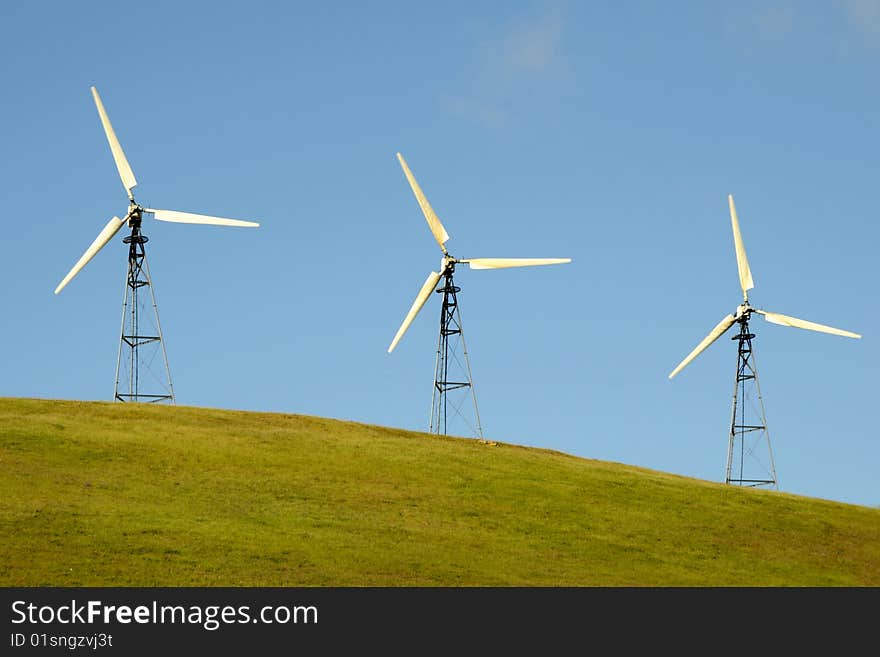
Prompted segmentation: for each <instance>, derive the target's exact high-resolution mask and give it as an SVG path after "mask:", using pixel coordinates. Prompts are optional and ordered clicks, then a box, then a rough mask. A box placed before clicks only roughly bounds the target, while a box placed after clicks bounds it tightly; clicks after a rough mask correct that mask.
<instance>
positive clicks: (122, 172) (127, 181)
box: [92, 87, 137, 198]
mask: <svg viewBox="0 0 880 657" xmlns="http://www.w3.org/2000/svg"><path fill="white" fill-rule="evenodd" d="M92 97H93V98H94V99H95V105H96V106H97V108H98V114H99V115H100V117H101V123H102V124H103V126H104V134H106V135H107V141H108V142H109V143H110V152H112V153H113V160H114V161H115V162H116V169H117V170H118V171H119V177H120V178H121V179H122V184H123V185H124V186H125V191H126V192H127V193H128V198H132V195H131V190H132V188H133V187H135V186H137V180H135V178H134V173H133V172H132V170H131V167H130V166H129V164H128V160H127V159H125V153H123V152H122V145H121V144H120V143H119V140H118V139H117V138H116V133H115V132H114V131H113V126H112V125H111V124H110V117H109V116H107V111H106V110H105V109H104V103H102V102H101V97H100V96H99V95H98V90H97V89H95V88H94V87H92Z"/></svg>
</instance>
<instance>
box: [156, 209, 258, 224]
mask: <svg viewBox="0 0 880 657" xmlns="http://www.w3.org/2000/svg"><path fill="white" fill-rule="evenodd" d="M144 212H150V213H152V214H153V216H154V217H156V219H158V220H160V221H171V222H174V223H178V224H207V225H210V226H249V227H254V226H259V225H260V224H258V223H257V222H255V221H242V220H241V219H224V218H223V217H211V216H208V215H206V214H195V213H193V212H178V211H176V210H154V209H152V208H144Z"/></svg>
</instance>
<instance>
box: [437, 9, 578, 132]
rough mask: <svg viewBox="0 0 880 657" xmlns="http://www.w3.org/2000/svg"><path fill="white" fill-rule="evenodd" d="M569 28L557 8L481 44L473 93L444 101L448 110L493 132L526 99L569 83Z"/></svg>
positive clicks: (472, 80) (469, 82) (470, 85)
mask: <svg viewBox="0 0 880 657" xmlns="http://www.w3.org/2000/svg"><path fill="white" fill-rule="evenodd" d="M565 28H566V22H565V17H564V16H563V14H562V12H561V10H559V9H558V8H555V7H554V8H551V9H548V10H545V11H544V12H543V13H541V14H540V15H537V16H534V17H532V18H530V19H526V20H520V21H518V22H514V23H509V24H507V25H505V26H504V27H502V28H501V29H499V30H498V31H497V32H496V33H495V34H492V35H489V36H487V37H486V38H484V39H483V40H481V41H479V42H478V43H477V44H476V45H475V53H474V63H473V66H472V69H471V71H472V72H471V74H470V78H469V79H468V80H467V82H466V83H465V86H466V88H467V89H468V91H466V92H463V93H450V94H446V95H444V96H442V98H441V102H442V103H443V106H444V107H445V108H446V110H447V111H448V112H449V113H450V114H452V115H453V116H457V117H459V118H463V119H468V120H472V121H476V122H478V123H481V124H484V125H487V126H490V127H493V128H498V127H501V126H502V125H504V124H506V123H507V122H508V120H509V117H510V113H511V108H512V107H514V106H515V105H516V104H517V103H518V102H519V101H521V100H522V99H523V98H525V97H527V96H528V95H529V94H532V93H534V92H536V91H539V90H540V91H546V89H547V87H548V85H553V84H558V83H560V82H562V81H564V80H565V79H567V77H568V75H569V71H568V62H567V59H566V54H565Z"/></svg>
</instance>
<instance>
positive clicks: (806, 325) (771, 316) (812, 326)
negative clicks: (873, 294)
mask: <svg viewBox="0 0 880 657" xmlns="http://www.w3.org/2000/svg"><path fill="white" fill-rule="evenodd" d="M756 312H758V313H761V314H762V315H764V317H765V318H766V320H767V321H768V322H773V323H774V324H781V325H782V326H794V327H795V328H802V329H807V330H808V331H819V332H820V333H831V334H832V335H842V336H843V337H845V338H861V337H862V336H861V335H859V334H858V333H853V332H852V331H844V330H843V329H838V328H834V327H832V326H825V325H824V324H816V323H815V322H808V321H807V320H805V319H798V318H797V317H789V316H788V315H780V314H779V313H768V312H767V311H765V310H756Z"/></svg>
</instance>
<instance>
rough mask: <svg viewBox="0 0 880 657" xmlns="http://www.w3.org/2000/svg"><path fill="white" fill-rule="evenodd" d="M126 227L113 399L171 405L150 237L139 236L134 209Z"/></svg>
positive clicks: (138, 211) (169, 379) (168, 375)
mask: <svg viewBox="0 0 880 657" xmlns="http://www.w3.org/2000/svg"><path fill="white" fill-rule="evenodd" d="M128 225H129V227H130V228H131V234H130V235H128V236H127V237H125V238H124V239H123V240H122V241H123V242H124V243H125V244H128V271H127V273H126V276H125V292H124V294H123V298H122V328H121V329H120V336H119V351H118V354H117V357H116V383H115V385H114V387H113V398H114V399H115V400H116V401H121V402H152V403H156V402H170V403H172V404H173V403H174V387H173V385H172V383H171V370H170V369H169V367H168V355H167V354H166V352H165V342H164V340H163V339H162V328H161V325H160V324H159V307H158V306H157V305H156V295H155V292H154V291H153V282H152V280H151V278H150V266H149V264H148V263H147V255H146V251H145V249H144V244H146V243H147V241H148V240H149V238H148V237H147V236H146V235H143V234H142V233H141V212H140V210H139V209H133V210H132V212H131V213H130V214H129V218H128ZM142 288H147V289H149V291H150V296H149V301H150V302H151V305H152V310H153V312H152V315H150V314H149V313H147V312H145V311H146V310H147V309H146V303H147V299H145V298H144V295H143V291H144V290H143V289H142ZM147 318H149V319H151V320H152V321H151V322H150V323H149V325H148V328H149V330H146V331H145V329H144V326H143V325H142V320H143V319H147ZM160 354H161V357H162V363H161V364H160V365H159V367H161V368H162V372H161V375H164V376H163V378H160V373H157V372H156V370H155V368H154V364H155V361H156V357H157V356H159V355H160Z"/></svg>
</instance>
